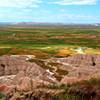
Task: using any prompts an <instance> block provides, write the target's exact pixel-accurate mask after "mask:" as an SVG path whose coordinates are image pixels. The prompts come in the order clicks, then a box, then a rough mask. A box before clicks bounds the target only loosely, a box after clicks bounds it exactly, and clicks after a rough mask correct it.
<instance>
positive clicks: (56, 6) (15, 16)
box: [0, 0, 100, 23]
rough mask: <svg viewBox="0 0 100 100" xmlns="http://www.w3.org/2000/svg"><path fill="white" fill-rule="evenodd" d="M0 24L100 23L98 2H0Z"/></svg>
mask: <svg viewBox="0 0 100 100" xmlns="http://www.w3.org/2000/svg"><path fill="white" fill-rule="evenodd" d="M0 22H50V23H100V0H0Z"/></svg>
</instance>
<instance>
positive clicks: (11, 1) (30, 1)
mask: <svg viewBox="0 0 100 100" xmlns="http://www.w3.org/2000/svg"><path fill="white" fill-rule="evenodd" d="M40 3H42V1H41V0H0V7H16V8H26V7H38V5H39V4H40Z"/></svg>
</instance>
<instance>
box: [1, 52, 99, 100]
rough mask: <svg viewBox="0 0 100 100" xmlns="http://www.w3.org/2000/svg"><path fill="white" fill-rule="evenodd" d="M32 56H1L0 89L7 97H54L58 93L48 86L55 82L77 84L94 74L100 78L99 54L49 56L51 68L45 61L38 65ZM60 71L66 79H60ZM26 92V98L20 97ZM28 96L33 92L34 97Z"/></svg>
mask: <svg viewBox="0 0 100 100" xmlns="http://www.w3.org/2000/svg"><path fill="white" fill-rule="evenodd" d="M29 59H31V58H30V57H28V56H27V55H26V56H1V57H0V92H2V93H4V94H5V95H6V96H7V98H6V100H31V99H32V98H39V97H41V96H42V97H46V96H48V98H50V96H51V94H54V93H56V92H55V91H54V90H53V91H51V90H50V91H49V90H46V89H44V88H45V87H46V86H49V85H51V84H54V83H56V84H73V83H75V82H79V81H82V80H88V79H90V78H92V77H96V78H97V77H100V55H99V54H98V55H96V54H93V55H84V54H77V55H73V56H69V57H66V58H51V59H45V60H44V63H45V64H47V65H48V66H49V67H48V66H45V67H43V66H44V65H45V64H43V62H41V61H40V62H39V64H38V63H36V62H34V60H33V62H30V61H29ZM32 59H35V58H32ZM35 60H36V59H35ZM51 62H52V63H51ZM41 63H42V64H41ZM49 64H50V65H49ZM53 64H54V65H53ZM41 65H42V66H41ZM50 67H51V68H50ZM46 68H47V69H46ZM51 69H52V70H51ZM65 71H66V72H68V73H67V75H65V74H63V73H65ZM58 73H59V74H58ZM60 73H62V75H61V78H62V79H61V81H57V77H56V76H57V75H58V76H59V75H60ZM23 92H24V93H25V94H24V97H21V96H20V98H21V99H18V98H19V96H18V95H19V94H20V95H21V93H23ZM30 92H31V93H30ZM18 93H19V94H18ZM27 93H28V94H27ZM16 95H17V96H16ZM27 95H28V97H30V96H29V95H31V99H27ZM15 98H16V99H15ZM32 100H35V99H32ZM39 100H45V99H43V98H42V99H39ZM46 100H47V98H46Z"/></svg>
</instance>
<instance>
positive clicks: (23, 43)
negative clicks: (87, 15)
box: [0, 26, 100, 55]
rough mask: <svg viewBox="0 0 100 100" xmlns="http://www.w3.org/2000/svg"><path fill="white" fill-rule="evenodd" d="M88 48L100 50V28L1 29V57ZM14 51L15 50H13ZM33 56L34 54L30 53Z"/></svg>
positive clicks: (9, 27)
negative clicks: (33, 52)
mask: <svg viewBox="0 0 100 100" xmlns="http://www.w3.org/2000/svg"><path fill="white" fill-rule="evenodd" d="M77 47H88V48H93V49H97V50H98V51H99V50H100V28H99V27H98V28H96V27H94V28H93V27H92V28H82V27H81V28H79V27H77V28H73V27H13V26H8V27H7V26H6V27H0V51H1V52H0V55H2V54H18V51H20V52H19V54H21V52H22V53H23V51H24V53H25V50H26V54H27V53H29V51H30V50H31V51H32V50H33V51H34V50H39V52H40V51H41V52H43V53H50V54H55V53H57V52H58V51H59V50H60V49H63V48H64V49H66V48H77ZM13 49H14V50H13ZM65 51H66V50H65ZM29 54H32V53H29Z"/></svg>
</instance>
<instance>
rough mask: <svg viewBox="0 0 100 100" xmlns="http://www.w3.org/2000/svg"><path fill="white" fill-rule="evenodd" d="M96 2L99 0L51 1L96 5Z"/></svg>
mask: <svg viewBox="0 0 100 100" xmlns="http://www.w3.org/2000/svg"><path fill="white" fill-rule="evenodd" d="M96 2H97V0H57V1H55V2H51V3H52V4H58V5H94V4H96Z"/></svg>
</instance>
